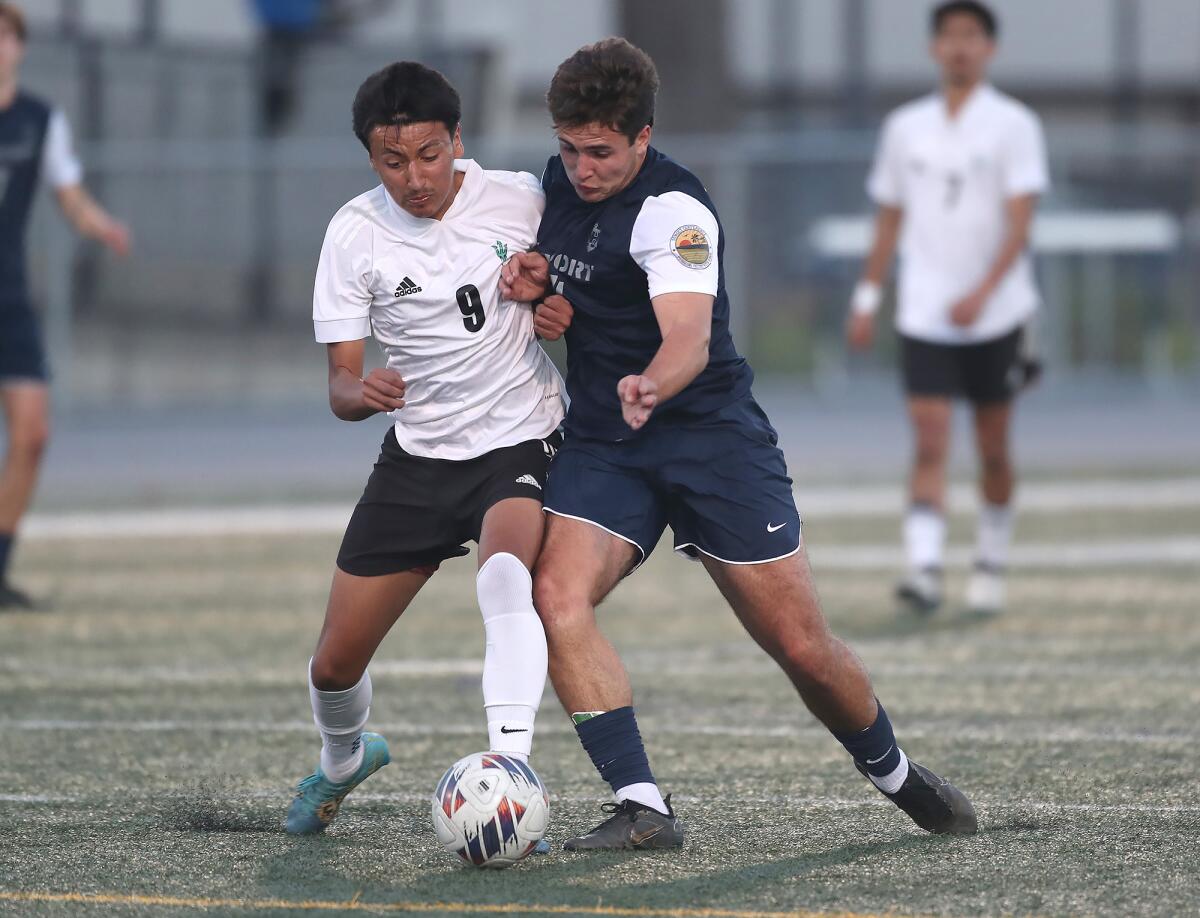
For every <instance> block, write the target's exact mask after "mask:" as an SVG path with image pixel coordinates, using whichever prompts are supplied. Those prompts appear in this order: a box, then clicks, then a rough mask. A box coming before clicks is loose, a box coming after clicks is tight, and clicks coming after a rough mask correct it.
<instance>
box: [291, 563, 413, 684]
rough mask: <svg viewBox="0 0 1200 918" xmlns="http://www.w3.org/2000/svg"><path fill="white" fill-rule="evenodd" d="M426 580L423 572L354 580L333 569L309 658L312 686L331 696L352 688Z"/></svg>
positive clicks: (355, 577) (351, 575) (408, 572)
mask: <svg viewBox="0 0 1200 918" xmlns="http://www.w3.org/2000/svg"><path fill="white" fill-rule="evenodd" d="M428 579H429V574H428V573H424V572H418V571H400V572H399V573H395V574H384V575H382V576H379V577H358V576H355V575H354V574H347V573H346V572H345V571H343V570H341V569H340V568H339V569H338V570H336V571H335V572H334V575H333V587H332V589H331V590H330V592H329V605H328V606H327V608H326V610H325V623H324V625H322V627H321V636H320V637H319V638H318V639H317V649H316V652H315V653H314V654H313V659H312V668H311V677H312V683H313V686H314V687H315V688H317V689H319V690H320V691H325V692H337V691H343V690H345V689H349V688H352V687H353V686H355V685H357V684H358V681H359V680H360V679H361V678H362V675H363V673H364V672H366V669H367V664H368V663H369V662H370V661H371V657H373V656H374V655H375V651H376V650H377V649H378V647H379V644H380V643H381V642H382V641H383V639H384V637H385V636H386V635H387V633H388V631H390V630H391V628H392V625H394V624H395V623H396V621H397V620H398V619H399V618H400V616H401V615H402V614H403V613H404V610H405V609H407V608H408V606H409V603H411V602H412V601H413V598H414V597H415V596H416V595H417V593H418V592H419V591H420V589H421V587H423V586H424V585H425V582H426V581H427V580H428Z"/></svg>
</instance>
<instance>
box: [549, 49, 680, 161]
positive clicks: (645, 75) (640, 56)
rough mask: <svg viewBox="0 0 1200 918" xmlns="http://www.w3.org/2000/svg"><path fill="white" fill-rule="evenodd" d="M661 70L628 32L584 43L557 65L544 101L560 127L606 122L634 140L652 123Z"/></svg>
mask: <svg viewBox="0 0 1200 918" xmlns="http://www.w3.org/2000/svg"><path fill="white" fill-rule="evenodd" d="M657 93H658V71H657V70H656V69H655V67H654V61H652V60H651V59H650V55H648V54H647V53H646V52H645V51H643V50H642V49H641V48H637V47H634V46H633V45H631V44H630V43H629V42H627V41H626V40H625V39H624V38H606V39H604V40H603V41H598V42H596V43H595V44H593V45H585V46H584V47H582V48H580V49H579V50H578V51H576V52H575V53H574V54H572V55H571V56H570V57H568V58H567V59H566V60H565V61H563V62H562V63H561V64H559V65H558V69H557V70H556V71H554V78H553V79H552V80H551V81H550V90H549V91H548V92H547V93H546V103H547V105H548V106H549V107H550V117H551V118H552V119H553V121H554V126H555V127H556V128H557V127H578V126H580V125H583V124H604V125H608V126H610V127H612V128H613V129H614V130H617V131H620V132H621V133H622V134H624V135H625V136H626V137H628V138H629V140H630V142H632V141H633V139H634V138H635V137H637V135H638V133H639V132H640V131H641V130H642V128H644V127H646V125H651V124H654V97H655V95H656V94H657Z"/></svg>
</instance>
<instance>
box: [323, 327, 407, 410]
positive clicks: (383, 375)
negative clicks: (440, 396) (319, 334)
mask: <svg viewBox="0 0 1200 918" xmlns="http://www.w3.org/2000/svg"><path fill="white" fill-rule="evenodd" d="M326 354H327V356H328V358H329V407H330V408H331V409H332V410H333V413H334V415H335V416H336V417H339V418H341V419H342V420H343V421H362V420H365V419H366V418H369V417H371V415H373V414H378V413H379V412H381V411H395V410H397V409H399V408H403V407H404V380H403V379H402V378H401V376H400V374H399V373H397V372H396V371H395V370H389V369H387V368H385V367H379V368H377V369H374V370H372V371H371V372H370V373H369V374H367V376H366V378H363V375H362V371H363V342H362V340H359V341H338V342H336V343H334V344H330V345H328V346H327V349H326Z"/></svg>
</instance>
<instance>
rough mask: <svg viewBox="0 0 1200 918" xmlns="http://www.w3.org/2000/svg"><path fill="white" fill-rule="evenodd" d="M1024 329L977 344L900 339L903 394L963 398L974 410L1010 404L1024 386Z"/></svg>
mask: <svg viewBox="0 0 1200 918" xmlns="http://www.w3.org/2000/svg"><path fill="white" fill-rule="evenodd" d="M1023 335H1024V330H1023V329H1020V328H1018V329H1015V330H1013V331H1011V332H1009V333H1008V334H1006V335H1003V336H1001V337H999V338H993V339H991V340H989V341H980V342H978V343H976V344H942V343H939V342H934V341H923V340H921V339H920V338H910V337H909V336H907V335H901V336H900V347H901V365H902V368H903V373H904V389H905V392H907V394H908V395H910V396H918V397H921V396H929V397H934V398H965V399H967V401H969V402H971V403H972V404H975V405H988V404H1003V403H1005V402H1010V401H1012V399H1013V397H1014V396H1016V394H1017V393H1018V392H1019V391H1020V390H1021V388H1022V387H1023V386H1024V385H1025V382H1026V367H1025V362H1024V360H1023V357H1022V354H1021V341H1022V337H1023Z"/></svg>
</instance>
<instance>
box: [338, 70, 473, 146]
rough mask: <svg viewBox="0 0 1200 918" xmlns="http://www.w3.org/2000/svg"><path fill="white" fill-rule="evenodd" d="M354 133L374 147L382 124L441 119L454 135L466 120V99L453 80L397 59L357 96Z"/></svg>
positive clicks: (354, 110) (365, 85)
mask: <svg viewBox="0 0 1200 918" xmlns="http://www.w3.org/2000/svg"><path fill="white" fill-rule="evenodd" d="M353 117H354V135H355V136H356V137H357V138H358V139H359V140H360V141H362V145H363V146H364V147H366V148H367V150H368V151H369V150H370V149H371V131H373V130H374V129H375V128H377V127H379V126H380V125H401V124H419V123H420V122H422V121H440V122H441V123H442V124H444V125H446V130H448V131H449V132H450V133H451V135H453V134H454V129H455V128H457V127H458V123H459V122H460V121H461V120H462V102H461V101H460V100H459V98H458V91H457V90H456V89H455V88H454V87H453V86H451V85H450V81H449V80H447V79H446V78H445V77H444V76H442V75H441V74H440V73H438V72H437V71H436V70H434V69H433V68H432V67H426V66H425V65H424V64H418V63H416V62H415V61H397V62H396V63H394V64H388V65H387V66H386V67H384V68H383V69H382V70H379V71H376V72H375V73H372V74H371V75H370V76H369V77H367V78H366V80H364V81H363V84H362V86H360V87H358V93H357V94H356V95H355V96H354V108H353Z"/></svg>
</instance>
